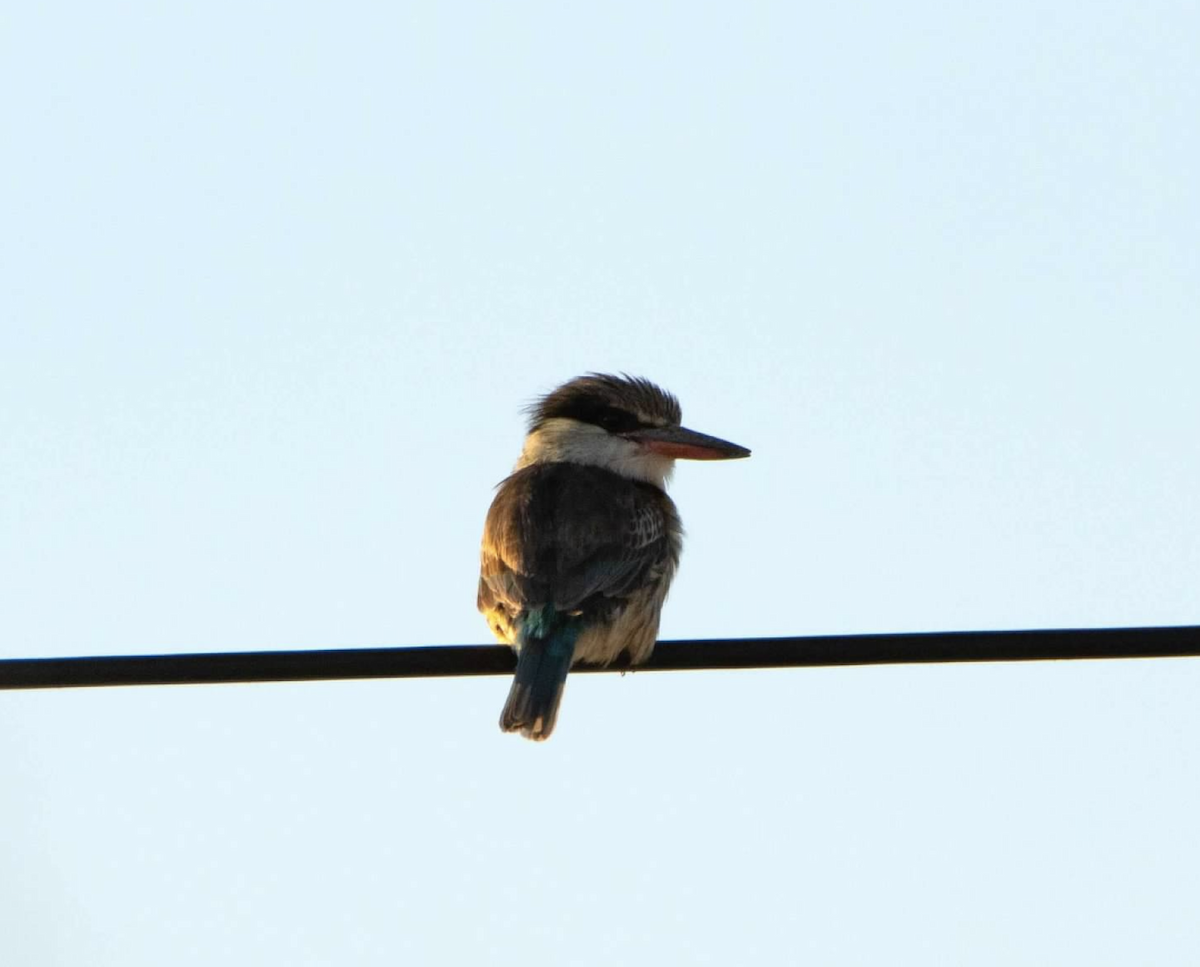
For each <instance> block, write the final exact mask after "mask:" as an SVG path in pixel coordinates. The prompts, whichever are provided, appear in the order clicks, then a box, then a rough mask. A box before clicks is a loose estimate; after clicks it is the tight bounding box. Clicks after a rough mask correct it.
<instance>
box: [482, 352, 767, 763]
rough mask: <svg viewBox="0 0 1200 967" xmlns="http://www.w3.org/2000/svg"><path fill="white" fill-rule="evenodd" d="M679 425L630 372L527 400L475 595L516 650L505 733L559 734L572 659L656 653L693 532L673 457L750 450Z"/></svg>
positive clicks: (728, 455)
mask: <svg viewBox="0 0 1200 967" xmlns="http://www.w3.org/2000/svg"><path fill="white" fill-rule="evenodd" d="M679 424H680V408H679V401H678V400H677V399H676V398H675V397H674V396H672V395H671V394H670V393H668V392H666V391H665V390H662V389H660V388H659V387H657V386H655V385H654V384H653V383H651V382H649V381H648V380H645V379H639V378H635V377H630V376H609V375H602V374H598V373H592V374H589V375H587V376H580V377H578V378H577V379H573V380H571V381H570V382H568V383H564V384H563V385H562V386H560V387H558V388H557V389H555V390H554V391H552V392H551V393H549V394H547V395H546V396H544V397H542V398H541V399H539V400H537V401H536V402H535V403H534V404H533V405H532V406H530V408H529V430H528V434H527V435H526V437H525V446H524V449H523V450H522V451H521V457H520V459H519V460H518V462H517V466H516V469H515V470H514V471H513V473H512V474H511V475H510V476H509V477H507V478H506V479H505V480H504V481H503V482H502V483H501V484H500V485H499V487H498V488H497V492H496V497H495V499H494V500H493V501H492V505H491V508H490V509H489V510H488V514H487V520H486V523H485V524H484V529H483V547H482V553H481V565H480V575H479V594H478V598H477V604H478V607H479V610H480V611H481V612H483V614H484V616H485V617H486V618H487V622H488V625H489V626H490V627H491V629H492V632H493V633H494V634H495V636H496V637H497V638H498V639H499V640H500V641H501V642H502V643H504V644H508V645H511V646H512V647H513V648H514V649H515V650H516V652H517V656H518V657H517V671H516V677H515V678H514V680H513V683H512V689H511V690H510V691H509V693H508V701H507V702H506V703H505V705H504V711H503V712H502V713H501V716H500V728H501V729H503V730H504V731H505V732H520V733H521V734H522V735H524V736H526V737H527V738H530V739H535V740H541V739H545V738H548V737H549V735H550V733H551V731H552V730H553V729H554V721H555V718H556V716H557V715H558V705H559V702H560V701H561V699H562V693H563V686H564V684H565V683H566V678H567V672H568V671H569V670H570V668H571V665H572V664H573V663H576V662H584V663H588V664H600V665H606V664H609V663H611V662H612V661H614V660H615V659H616V658H617V657H618V656H620V655H621V653H622V652H624V653H626V654H627V655H628V656H629V660H630V662H631V664H634V665H636V664H640V663H641V662H644V661H645V660H646V659H647V658H649V657H650V652H651V651H652V650H653V648H654V642H655V640H656V638H657V637H658V621H659V614H660V612H661V611H662V606H663V601H664V599H665V598H666V596H667V589H668V588H669V586H670V584H671V579H672V578H673V577H674V575H675V568H676V566H677V565H678V563H679V553H680V549H681V547H682V543H683V528H682V526H681V525H680V522H679V514H678V513H677V512H676V510H675V504H674V503H673V502H672V501H671V498H670V497H668V496H667V494H666V490H665V488H666V483H667V480H668V479H669V478H670V476H671V471H672V469H673V468H674V465H675V461H676V460H677V459H690V460H729V459H734V458H737V457H748V456H749V455H750V451H749V450H747V449H746V448H745V447H740V446H738V445H737V444H735V443H729V442H727V441H725V440H718V439H717V438H716V437H711V436H707V435H706V434H703V433H697V432H696V431H694V430H687V429H684V428H683V427H682V426H680V425H679Z"/></svg>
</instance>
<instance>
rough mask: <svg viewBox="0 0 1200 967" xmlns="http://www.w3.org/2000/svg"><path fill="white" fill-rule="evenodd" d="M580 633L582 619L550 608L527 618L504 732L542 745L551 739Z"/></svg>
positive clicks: (502, 724)
mask: <svg viewBox="0 0 1200 967" xmlns="http://www.w3.org/2000/svg"><path fill="white" fill-rule="evenodd" d="M579 632H580V626H579V620H578V618H571V617H569V616H567V615H565V614H562V613H561V612H556V611H555V610H554V609H553V608H552V607H550V606H546V607H544V608H541V609H539V610H537V611H530V612H527V613H526V614H525V615H524V617H523V620H522V622H521V627H520V632H519V634H518V637H517V643H518V645H519V647H520V652H519V655H518V657H517V673H516V677H515V678H514V679H513V683H512V688H511V689H510V690H509V693H508V701H507V702H505V703H504V711H503V712H501V713H500V728H501V729H503V730H504V731H505V732H520V733H521V734H522V735H524V736H525V737H526V738H529V739H535V740H538V741H540V740H542V739H546V738H549V736H550V733H551V732H552V731H554V720H555V718H557V716H558V703H559V702H560V701H562V694H563V687H564V685H565V684H566V681H567V672H569V671H570V670H571V662H572V660H573V659H574V658H575V642H576V640H577V639H578V638H579Z"/></svg>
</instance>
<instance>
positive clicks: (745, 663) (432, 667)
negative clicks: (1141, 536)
mask: <svg viewBox="0 0 1200 967" xmlns="http://www.w3.org/2000/svg"><path fill="white" fill-rule="evenodd" d="M1197 656H1200V626H1197V625H1189V626H1180V627H1162V628H1071V629H1066V628H1064V629H1051V630H1042V631H935V632H923V633H917V634H878V635H827V636H819V637H807V638H714V639H706V640H693V641H663V642H659V644H658V646H657V647H656V648H655V650H654V654H653V655H652V656H651V658H650V661H649V662H647V663H646V664H644V665H640V666H638V670H639V671H696V670H701V669H733V668H792V667H819V666H830V665H891V664H898V665H903V664H922V663H931V662H978V661H1046V660H1050V659H1087V658H1172V657H1176V658H1177V657H1197ZM514 665H515V661H514V658H513V654H512V651H511V650H510V649H508V648H505V647H503V646H499V645H435V646H426V647H417V648H348V649H336V650H327V651H247V652H225V653H212V654H190V655H113V656H103V657H83V658H10V659H6V660H0V689H23V688H83V687H90V686H106V685H198V684H216V683H221V682H300V681H328V680H335V679H355V678H432V677H439V676H461V675H505V674H508V673H511V672H512V670H513V667H514ZM628 667H629V666H628V664H625V663H620V662H618V663H616V664H614V665H610V666H608V667H607V668H595V667H587V666H584V667H581V668H579V669H577V671H582V672H594V671H625V670H627V669H628Z"/></svg>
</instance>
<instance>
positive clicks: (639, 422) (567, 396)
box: [517, 373, 750, 488]
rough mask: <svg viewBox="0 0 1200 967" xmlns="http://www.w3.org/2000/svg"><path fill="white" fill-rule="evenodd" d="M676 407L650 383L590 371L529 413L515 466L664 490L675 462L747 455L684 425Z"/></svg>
mask: <svg viewBox="0 0 1200 967" xmlns="http://www.w3.org/2000/svg"><path fill="white" fill-rule="evenodd" d="M680 417H681V413H680V409H679V401H678V400H677V399H676V398H675V397H674V396H672V395H671V394H670V393H668V392H667V391H666V390H664V389H660V388H659V387H657V386H655V385H654V384H653V383H651V382H650V381H649V380H645V379H639V378H637V377H633V376H608V375H604V374H601V373H590V374H588V375H587V376H580V377H578V378H576V379H573V380H571V381H570V382H569V383H564V384H563V385H562V386H560V387H558V389H556V390H553V391H552V392H550V393H548V394H546V395H545V396H543V397H542V398H541V399H539V400H537V401H536V402H535V403H533V404H532V405H531V406H530V407H529V434H528V436H526V438H525V448H524V450H523V451H522V453H521V459H520V461H519V462H518V463H517V466H518V468H520V467H527V466H529V465H530V464H534V463H583V464H588V465H591V466H597V467H604V468H606V469H608V470H612V471H614V472H616V473H619V474H621V475H623V476H626V477H632V478H633V479H635V480H644V481H646V482H647V483H651V484H654V485H655V486H656V487H660V488H661V487H664V486H665V485H666V482H667V480H668V479H669V478H670V476H671V471H672V469H673V468H674V466H675V461H676V460H680V459H682V460H731V459H735V458H738V457H748V456H750V451H749V450H747V449H746V448H745V447H740V446H738V445H737V444H736V443H729V442H727V441H726V440H718V439H717V438H716V437H712V436H708V435H707V434H704V433H697V432H696V431H695V430H688V429H685V428H684V427H682V426H680V425H679V421H680Z"/></svg>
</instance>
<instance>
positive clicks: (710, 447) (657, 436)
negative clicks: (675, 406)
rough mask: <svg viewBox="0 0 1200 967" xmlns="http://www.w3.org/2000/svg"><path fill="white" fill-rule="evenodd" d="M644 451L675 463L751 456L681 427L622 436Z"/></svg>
mask: <svg viewBox="0 0 1200 967" xmlns="http://www.w3.org/2000/svg"><path fill="white" fill-rule="evenodd" d="M622 435H623V436H624V437H625V438H626V439H628V440H634V441H636V442H638V443H640V444H642V446H644V447H645V448H646V449H647V450H650V451H652V452H654V453H657V454H659V455H660V456H664V457H671V458H672V459H676V460H737V459H740V458H741V457H748V456H750V451H749V450H747V449H746V448H745V447H739V446H738V445H737V444H736V443H730V442H729V441H728V440H718V439H717V438H716V437H715V436H709V435H708V434H707V433H697V432H696V431H695V430H688V429H685V428H684V427H682V426H661V427H653V428H650V429H645V430H633V431H632V432H630V433H625V434H622Z"/></svg>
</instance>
